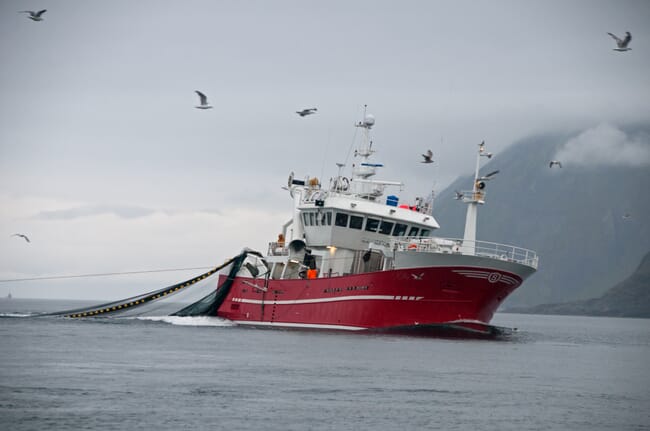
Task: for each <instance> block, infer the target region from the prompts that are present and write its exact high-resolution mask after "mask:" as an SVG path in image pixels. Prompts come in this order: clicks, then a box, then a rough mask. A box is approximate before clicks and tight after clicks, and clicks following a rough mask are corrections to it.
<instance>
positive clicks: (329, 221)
mask: <svg viewBox="0 0 650 431" xmlns="http://www.w3.org/2000/svg"><path fill="white" fill-rule="evenodd" d="M327 225H328V226H332V211H328V212H327Z"/></svg>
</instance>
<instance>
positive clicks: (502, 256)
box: [393, 237, 539, 269]
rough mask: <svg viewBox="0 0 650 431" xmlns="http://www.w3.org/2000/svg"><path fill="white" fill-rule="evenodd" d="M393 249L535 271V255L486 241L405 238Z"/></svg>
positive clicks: (529, 251)
mask: <svg viewBox="0 0 650 431" xmlns="http://www.w3.org/2000/svg"><path fill="white" fill-rule="evenodd" d="M393 249H395V250H400V251H413V252H423V253H450V254H462V255H469V256H480V257H489V258H492V259H499V260H504V261H508V262H515V263H520V264H522V265H527V266H530V267H533V268H535V269H537V266H538V265H539V257H538V256H537V253H535V252H534V251H532V250H528V249H525V248H521V247H515V246H513V245H507V244H499V243H496V242H487V241H467V240H463V239H458V238H421V237H405V238H400V239H395V240H393Z"/></svg>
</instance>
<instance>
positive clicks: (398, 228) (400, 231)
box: [393, 223, 406, 236]
mask: <svg viewBox="0 0 650 431" xmlns="http://www.w3.org/2000/svg"><path fill="white" fill-rule="evenodd" d="M404 234H406V225H405V224H402V223H395V230H393V236H404Z"/></svg>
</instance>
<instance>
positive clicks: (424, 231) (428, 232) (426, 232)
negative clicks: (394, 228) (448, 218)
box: [420, 229, 431, 236]
mask: <svg viewBox="0 0 650 431" xmlns="http://www.w3.org/2000/svg"><path fill="white" fill-rule="evenodd" d="M430 233H431V230H429V229H422V230H421V231H420V236H429V234H430Z"/></svg>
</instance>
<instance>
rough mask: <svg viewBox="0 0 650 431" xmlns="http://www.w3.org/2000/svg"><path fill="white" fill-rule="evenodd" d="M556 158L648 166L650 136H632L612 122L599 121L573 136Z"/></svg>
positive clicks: (592, 163)
mask: <svg viewBox="0 0 650 431" xmlns="http://www.w3.org/2000/svg"><path fill="white" fill-rule="evenodd" d="M555 159H557V160H560V161H561V162H562V163H564V164H566V165H570V164H573V165H579V166H647V165H650V136H648V135H647V134H645V133H641V134H638V135H635V136H628V135H627V134H626V133H625V132H623V131H622V130H620V129H618V128H617V127H615V126H612V125H611V124H606V123H604V124H599V125H598V126H596V127H594V128H591V129H588V130H585V131H584V132H582V133H581V134H580V135H578V136H576V137H575V138H572V139H570V140H569V141H568V142H567V143H566V144H565V145H564V146H563V147H562V148H561V149H560V150H559V151H558V153H557V155H556V156H555Z"/></svg>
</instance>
